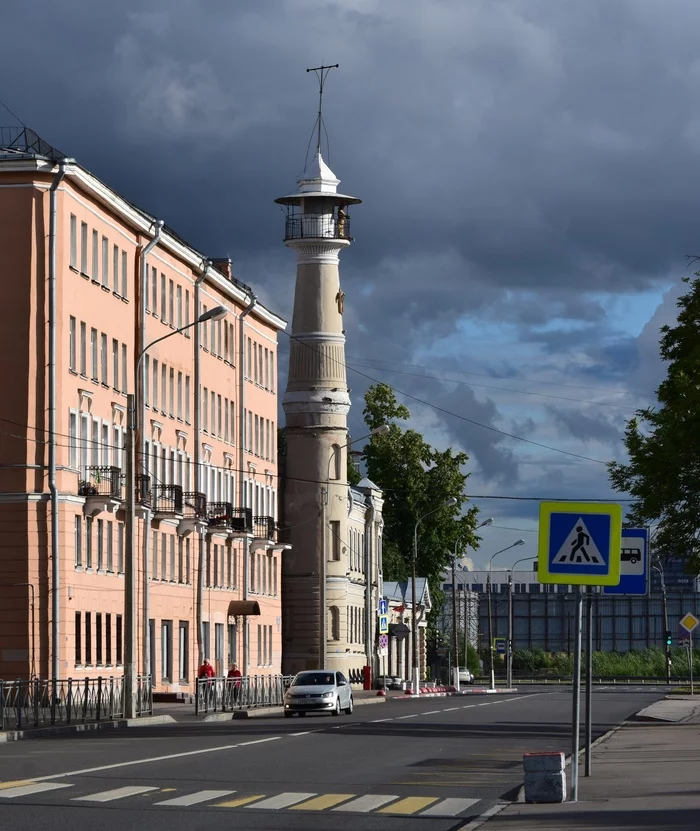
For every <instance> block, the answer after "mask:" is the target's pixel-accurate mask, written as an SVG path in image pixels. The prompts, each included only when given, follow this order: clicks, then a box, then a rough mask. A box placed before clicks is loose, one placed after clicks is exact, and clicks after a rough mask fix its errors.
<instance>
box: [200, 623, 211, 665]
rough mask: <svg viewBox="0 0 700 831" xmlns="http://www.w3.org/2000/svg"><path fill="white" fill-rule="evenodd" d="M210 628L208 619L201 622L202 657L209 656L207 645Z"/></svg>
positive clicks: (208, 643) (208, 644)
mask: <svg viewBox="0 0 700 831" xmlns="http://www.w3.org/2000/svg"><path fill="white" fill-rule="evenodd" d="M210 631H211V630H210V628H209V621H208V620H205V621H204V622H203V623H202V645H203V648H204V657H205V658H209V657H210V653H209V646H210Z"/></svg>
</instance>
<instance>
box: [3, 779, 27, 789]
mask: <svg viewBox="0 0 700 831" xmlns="http://www.w3.org/2000/svg"><path fill="white" fill-rule="evenodd" d="M33 784H34V780H33V779H15V780H14V782H0V790H4V789H5V788H18V787H20V786H21V785H33Z"/></svg>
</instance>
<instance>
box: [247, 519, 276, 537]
mask: <svg viewBox="0 0 700 831" xmlns="http://www.w3.org/2000/svg"><path fill="white" fill-rule="evenodd" d="M253 536H254V537H255V538H256V539H261V540H268V541H269V542H277V525H276V524H275V520H274V519H273V518H272V517H271V516H256V517H253Z"/></svg>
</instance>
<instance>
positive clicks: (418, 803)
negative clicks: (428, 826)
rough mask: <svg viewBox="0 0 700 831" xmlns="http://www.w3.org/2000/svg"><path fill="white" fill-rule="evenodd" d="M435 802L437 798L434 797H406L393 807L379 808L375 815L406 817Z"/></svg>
mask: <svg viewBox="0 0 700 831" xmlns="http://www.w3.org/2000/svg"><path fill="white" fill-rule="evenodd" d="M437 801H438V798H437V797H436V796H407V797H406V798H405V799H400V800H399V801H398V802H395V803H394V804H393V805H387V807H386V808H381V809H380V810H379V811H377V813H378V814H403V815H405V816H407V815H408V814H415V813H417V812H418V811H420V810H421V808H426V807H427V806H428V805H432V804H433V802H437Z"/></svg>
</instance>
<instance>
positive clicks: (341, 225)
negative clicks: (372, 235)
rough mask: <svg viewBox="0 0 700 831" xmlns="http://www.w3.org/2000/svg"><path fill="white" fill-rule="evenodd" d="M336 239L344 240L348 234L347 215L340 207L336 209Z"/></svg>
mask: <svg viewBox="0 0 700 831" xmlns="http://www.w3.org/2000/svg"><path fill="white" fill-rule="evenodd" d="M337 231H338V237H340V239H345V237H346V236H347V233H348V215H347V214H346V213H345V211H344V210H343V208H342V207H340V208H338V226H337Z"/></svg>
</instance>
